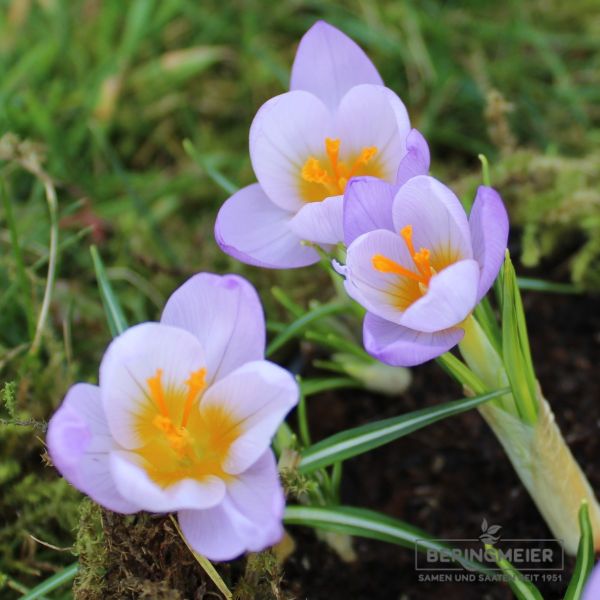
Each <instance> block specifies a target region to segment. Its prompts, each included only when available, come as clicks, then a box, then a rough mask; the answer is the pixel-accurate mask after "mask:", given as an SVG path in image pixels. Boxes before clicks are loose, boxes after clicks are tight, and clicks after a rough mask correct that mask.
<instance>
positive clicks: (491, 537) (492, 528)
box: [479, 519, 502, 546]
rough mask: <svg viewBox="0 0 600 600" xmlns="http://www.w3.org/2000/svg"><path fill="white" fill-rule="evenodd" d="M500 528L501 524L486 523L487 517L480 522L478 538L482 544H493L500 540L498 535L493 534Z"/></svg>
mask: <svg viewBox="0 0 600 600" xmlns="http://www.w3.org/2000/svg"><path fill="white" fill-rule="evenodd" d="M501 529H502V525H488V522H487V519H483V521H482V522H481V532H482V533H481V535H480V536H479V540H480V541H481V542H482V543H484V544H490V545H492V546H493V545H494V544H497V543H498V542H499V541H500V536H499V535H495V534H497V533H498V532H499V531H500V530H501Z"/></svg>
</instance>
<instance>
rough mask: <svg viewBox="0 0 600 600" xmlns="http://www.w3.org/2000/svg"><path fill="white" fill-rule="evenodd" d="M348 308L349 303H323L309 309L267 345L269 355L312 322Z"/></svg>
mask: <svg viewBox="0 0 600 600" xmlns="http://www.w3.org/2000/svg"><path fill="white" fill-rule="evenodd" d="M346 310H348V304H347V303H333V304H323V305H322V306H317V307H316V308H313V309H312V310H309V311H308V312H307V313H306V314H304V315H302V316H301V317H300V318H299V319H296V320H295V321H292V322H291V323H290V324H289V326H288V327H287V328H286V329H285V330H284V331H282V332H281V333H280V334H279V335H277V336H276V337H275V338H273V340H271V343H270V344H269V346H268V347H267V356H272V355H273V354H274V353H275V352H276V351H277V350H279V348H281V347H282V346H283V345H284V344H285V343H286V342H288V341H289V340H291V339H292V338H293V337H295V336H297V335H299V334H300V333H302V331H304V329H306V327H308V326H309V325H310V324H311V323H314V322H315V321H318V320H319V319H322V318H323V317H328V316H330V315H334V314H336V313H340V312H343V311H346Z"/></svg>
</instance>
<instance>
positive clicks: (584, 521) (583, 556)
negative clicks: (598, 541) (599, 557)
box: [564, 500, 594, 600]
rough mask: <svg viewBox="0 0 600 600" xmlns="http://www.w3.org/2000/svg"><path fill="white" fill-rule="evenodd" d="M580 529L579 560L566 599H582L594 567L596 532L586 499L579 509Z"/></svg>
mask: <svg viewBox="0 0 600 600" xmlns="http://www.w3.org/2000/svg"><path fill="white" fill-rule="evenodd" d="M579 529H580V531H581V537H580V538H579V548H578V549H577V561H576V562H575V569H574V571H573V576H572V577H571V582H570V583H569V587H568V588H567V592H566V594H565V598H564V600H580V599H581V596H582V594H583V589H584V587H585V584H586V582H587V580H588V577H589V576H590V573H591V572H592V568H593V567H594V534H593V531H592V524H591V522H590V512H589V508H588V504H587V502H586V501H585V500H584V501H583V502H582V503H581V508H580V509H579Z"/></svg>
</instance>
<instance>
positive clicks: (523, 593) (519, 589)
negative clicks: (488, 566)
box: [485, 544, 544, 600]
mask: <svg viewBox="0 0 600 600" xmlns="http://www.w3.org/2000/svg"><path fill="white" fill-rule="evenodd" d="M485 549H486V551H487V552H488V553H490V554H491V555H492V556H493V557H494V560H495V561H496V564H497V565H498V566H499V567H500V568H501V569H502V573H504V575H506V576H507V579H508V585H510V589H511V590H512V591H513V593H514V595H515V596H516V597H517V600H544V598H543V596H542V594H540V591H539V590H538V589H537V588H536V587H535V585H533V583H531V581H529V580H528V579H526V578H525V577H523V575H522V574H521V573H520V572H519V571H518V570H517V569H515V568H514V567H513V566H512V565H511V564H510V563H509V562H508V561H507V560H506V559H505V558H502V557H501V556H500V554H499V553H498V550H496V548H494V546H492V545H490V544H485Z"/></svg>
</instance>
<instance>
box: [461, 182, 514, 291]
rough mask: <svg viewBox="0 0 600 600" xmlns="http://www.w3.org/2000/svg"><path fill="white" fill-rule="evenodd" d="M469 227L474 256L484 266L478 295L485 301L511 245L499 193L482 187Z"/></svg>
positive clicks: (505, 215)
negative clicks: (484, 298) (508, 246)
mask: <svg viewBox="0 0 600 600" xmlns="http://www.w3.org/2000/svg"><path fill="white" fill-rule="evenodd" d="M469 226H470V227H471V243H472V244H473V257H474V258H475V260H477V262H478V263H479V266H480V267H481V278H480V280H479V290H478V292H477V300H481V298H483V296H485V295H486V293H487V291H488V290H489V289H490V287H492V284H493V283H494V280H495V279H496V277H497V276H498V272H499V271H500V267H501V266H502V263H503V261H504V254H505V252H506V244H507V243H508V228H509V225H508V215H507V214H506V209H505V208H504V204H503V202H502V198H500V194H498V192H497V191H496V190H494V189H493V188H491V187H487V186H484V185H481V186H479V189H478V190H477V195H476V196H475V202H474V203H473V208H472V209H471V215H470V216H469Z"/></svg>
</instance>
